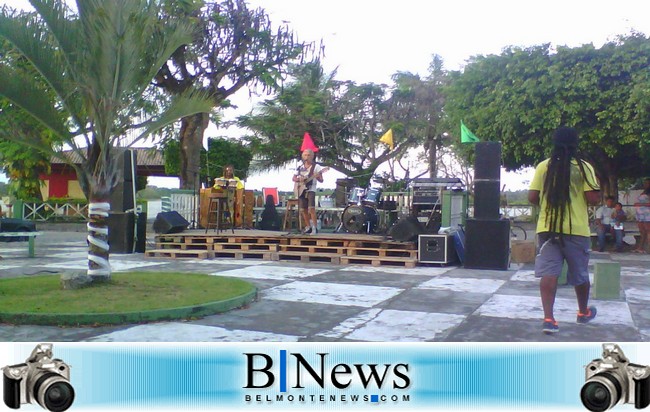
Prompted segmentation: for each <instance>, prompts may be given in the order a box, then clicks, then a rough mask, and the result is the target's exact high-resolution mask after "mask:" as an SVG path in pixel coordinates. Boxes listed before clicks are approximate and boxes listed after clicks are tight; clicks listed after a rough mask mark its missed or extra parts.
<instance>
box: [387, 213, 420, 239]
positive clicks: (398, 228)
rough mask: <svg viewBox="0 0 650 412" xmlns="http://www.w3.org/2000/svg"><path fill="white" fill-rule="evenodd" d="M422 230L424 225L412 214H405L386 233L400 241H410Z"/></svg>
mask: <svg viewBox="0 0 650 412" xmlns="http://www.w3.org/2000/svg"><path fill="white" fill-rule="evenodd" d="M423 232H424V226H423V225H422V223H420V221H419V220H418V219H417V218H416V217H413V216H406V217H403V218H401V219H400V220H398V221H397V223H395V224H394V225H393V226H391V227H390V229H389V230H388V235H389V236H390V237H392V238H393V239H394V240H398V241H400V242H410V241H414V240H415V239H417V238H418V236H419V235H420V234H422V233H423Z"/></svg>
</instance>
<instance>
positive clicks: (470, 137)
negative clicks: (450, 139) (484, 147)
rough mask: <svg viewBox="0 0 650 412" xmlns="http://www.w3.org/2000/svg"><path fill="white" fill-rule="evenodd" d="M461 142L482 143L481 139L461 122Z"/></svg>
mask: <svg viewBox="0 0 650 412" xmlns="http://www.w3.org/2000/svg"><path fill="white" fill-rule="evenodd" d="M460 142H461V143H476V142H480V140H479V138H478V137H476V136H474V133H472V132H471V131H470V130H469V129H468V128H467V126H465V123H463V121H462V120H461V121H460Z"/></svg>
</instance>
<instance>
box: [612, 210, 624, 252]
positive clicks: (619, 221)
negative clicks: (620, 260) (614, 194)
mask: <svg viewBox="0 0 650 412" xmlns="http://www.w3.org/2000/svg"><path fill="white" fill-rule="evenodd" d="M626 220H627V215H626V214H625V210H623V203H621V202H616V204H615V205H614V212H613V213H612V227H613V229H614V238H615V239H616V238H618V237H620V238H621V239H622V238H624V237H625V232H624V231H623V229H624V227H623V222H625V221H626ZM616 251H617V252H622V251H623V249H622V247H621V248H619V247H617V248H616Z"/></svg>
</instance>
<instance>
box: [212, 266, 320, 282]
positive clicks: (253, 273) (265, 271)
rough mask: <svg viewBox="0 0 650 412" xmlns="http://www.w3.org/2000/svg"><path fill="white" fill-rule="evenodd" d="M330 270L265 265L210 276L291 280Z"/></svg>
mask: <svg viewBox="0 0 650 412" xmlns="http://www.w3.org/2000/svg"><path fill="white" fill-rule="evenodd" d="M331 270H332V269H308V268H301V267H289V266H271V265H267V266H262V267H245V268H239V269H231V270H224V271H221V272H213V273H210V274H211V275H217V276H231V277H238V278H251V279H268V280H293V279H302V278H306V277H310V276H314V275H320V274H321V273H325V272H330V271H331Z"/></svg>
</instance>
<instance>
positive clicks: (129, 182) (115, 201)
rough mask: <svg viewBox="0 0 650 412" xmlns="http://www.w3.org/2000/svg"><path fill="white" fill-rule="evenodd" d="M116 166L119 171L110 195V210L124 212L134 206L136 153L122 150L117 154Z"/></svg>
mask: <svg viewBox="0 0 650 412" xmlns="http://www.w3.org/2000/svg"><path fill="white" fill-rule="evenodd" d="M117 168H118V170H119V171H120V176H119V178H118V183H117V186H116V187H115V188H114V189H113V191H112V192H111V196H110V202H111V210H112V211H114V212H126V211H127V210H131V209H134V208H135V199H134V198H133V195H134V193H135V183H136V176H135V175H134V173H135V171H136V169H137V159H136V153H135V151H133V150H129V149H127V150H124V151H123V152H122V153H121V154H119V155H118V156H117Z"/></svg>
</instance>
